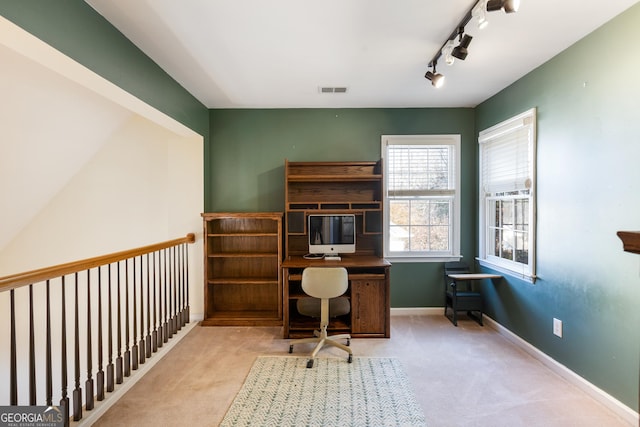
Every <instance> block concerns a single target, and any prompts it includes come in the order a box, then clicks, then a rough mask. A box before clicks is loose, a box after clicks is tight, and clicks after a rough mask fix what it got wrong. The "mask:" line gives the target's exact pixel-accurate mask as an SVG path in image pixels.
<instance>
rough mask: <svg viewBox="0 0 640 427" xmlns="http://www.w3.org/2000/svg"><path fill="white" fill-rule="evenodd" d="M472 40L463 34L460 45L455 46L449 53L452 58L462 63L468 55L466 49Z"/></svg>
mask: <svg viewBox="0 0 640 427" xmlns="http://www.w3.org/2000/svg"><path fill="white" fill-rule="evenodd" d="M472 39H473V37H471V36H470V35H468V34H465V35H464V36H463V37H462V38H461V40H460V44H459V45H458V46H456V47H455V48H453V50H452V51H451V55H453V56H454V57H456V58H458V59H461V60H463V61H464V59H465V58H466V57H467V55H468V54H469V49H468V48H469V44H470V43H471V40H472Z"/></svg>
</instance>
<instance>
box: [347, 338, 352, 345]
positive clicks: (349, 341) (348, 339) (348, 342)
mask: <svg viewBox="0 0 640 427" xmlns="http://www.w3.org/2000/svg"><path fill="white" fill-rule="evenodd" d="M350 345H351V339H350V338H347V347H349V346H350Z"/></svg>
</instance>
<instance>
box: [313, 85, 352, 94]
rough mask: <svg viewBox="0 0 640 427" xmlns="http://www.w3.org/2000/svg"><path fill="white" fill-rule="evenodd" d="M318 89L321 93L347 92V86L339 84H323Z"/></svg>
mask: <svg viewBox="0 0 640 427" xmlns="http://www.w3.org/2000/svg"><path fill="white" fill-rule="evenodd" d="M318 89H319V92H320V93H347V88H346V87H345V86H338V87H329V86H321V87H319V88H318Z"/></svg>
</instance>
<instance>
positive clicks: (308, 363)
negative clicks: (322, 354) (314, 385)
mask: <svg viewBox="0 0 640 427" xmlns="http://www.w3.org/2000/svg"><path fill="white" fill-rule="evenodd" d="M307 368H313V359H309V360H308V361H307Z"/></svg>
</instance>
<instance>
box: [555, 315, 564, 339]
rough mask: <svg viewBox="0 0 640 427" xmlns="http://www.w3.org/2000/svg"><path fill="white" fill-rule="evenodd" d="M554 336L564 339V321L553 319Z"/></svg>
mask: <svg viewBox="0 0 640 427" xmlns="http://www.w3.org/2000/svg"><path fill="white" fill-rule="evenodd" d="M553 335H556V336H558V337H560V338H562V320H560V319H556V318H555V317H554V318H553Z"/></svg>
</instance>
